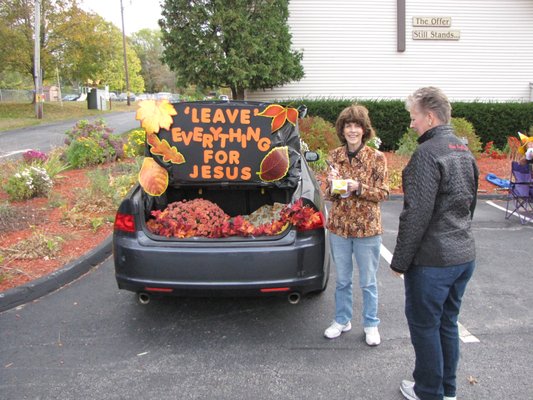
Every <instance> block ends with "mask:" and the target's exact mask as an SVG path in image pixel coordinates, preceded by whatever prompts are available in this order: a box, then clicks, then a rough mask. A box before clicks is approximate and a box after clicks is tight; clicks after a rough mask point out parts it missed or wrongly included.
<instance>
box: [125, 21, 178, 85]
mask: <svg viewBox="0 0 533 400" xmlns="http://www.w3.org/2000/svg"><path fill="white" fill-rule="evenodd" d="M131 45H132V47H133V49H134V50H135V52H136V53H137V56H138V57H139V60H140V61H141V67H142V69H141V75H142V77H143V78H144V83H145V86H146V90H147V91H148V92H150V93H156V92H168V91H170V92H173V91H174V90H175V88H176V73H175V72H172V71H171V70H170V68H169V67H168V65H166V64H163V62H162V61H161V57H162V56H163V43H162V41H161V31H159V30H154V29H141V30H140V31H138V32H136V33H134V34H133V35H132V37H131Z"/></svg>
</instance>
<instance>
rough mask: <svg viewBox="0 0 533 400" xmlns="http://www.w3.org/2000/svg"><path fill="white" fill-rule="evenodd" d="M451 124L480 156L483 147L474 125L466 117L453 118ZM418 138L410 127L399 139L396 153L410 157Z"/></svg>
mask: <svg viewBox="0 0 533 400" xmlns="http://www.w3.org/2000/svg"><path fill="white" fill-rule="evenodd" d="M451 125H452V127H453V129H454V131H455V134H456V135H457V137H459V138H462V137H464V138H466V139H467V141H468V147H469V149H470V151H472V153H473V154H474V155H475V156H478V155H479V154H480V153H481V150H482V148H481V141H480V140H479V137H478V136H477V135H476V132H475V130H474V126H473V125H472V124H471V123H470V122H468V121H467V120H466V119H464V118H452V123H451ZM417 140H418V134H417V133H416V132H415V131H414V130H413V129H411V128H409V129H408V130H407V132H405V133H404V135H403V136H402V137H401V139H400V140H399V142H398V150H396V153H397V154H399V155H401V156H407V157H410V156H411V155H412V154H413V153H414V151H415V150H416V147H417V146H418V141H417Z"/></svg>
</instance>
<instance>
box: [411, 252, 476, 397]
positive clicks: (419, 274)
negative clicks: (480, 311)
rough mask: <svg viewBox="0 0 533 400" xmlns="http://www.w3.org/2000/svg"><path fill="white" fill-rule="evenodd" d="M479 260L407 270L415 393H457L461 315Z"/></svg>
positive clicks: (429, 395)
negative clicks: (459, 317)
mask: <svg viewBox="0 0 533 400" xmlns="http://www.w3.org/2000/svg"><path fill="white" fill-rule="evenodd" d="M474 268H475V261H471V262H468V263H465V264H460V265H454V266H449V267H430V266H411V268H410V269H409V270H408V271H407V273H405V275H404V276H405V316H406V317H407V323H408V324H409V331H410V333H411V343H412V344H413V347H414V350H415V356H416V361H415V369H414V371H413V378H414V380H415V393H416V394H417V395H418V397H420V399H422V400H441V399H442V396H450V397H453V396H455V391H456V382H455V380H456V377H455V373H456V370H457V363H458V361H459V329H458V327H457V318H458V316H459V309H460V307H461V299H462V297H463V294H464V292H465V289H466V284H467V283H468V281H469V280H470V278H471V277H472V273H473V272H474Z"/></svg>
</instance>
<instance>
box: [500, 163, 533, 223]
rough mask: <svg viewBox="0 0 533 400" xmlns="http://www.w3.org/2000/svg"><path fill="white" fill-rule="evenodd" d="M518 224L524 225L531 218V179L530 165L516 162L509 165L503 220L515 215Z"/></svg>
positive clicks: (532, 195) (532, 190)
mask: <svg viewBox="0 0 533 400" xmlns="http://www.w3.org/2000/svg"><path fill="white" fill-rule="evenodd" d="M515 213H516V215H517V216H518V217H519V218H520V223H522V224H525V223H526V222H527V221H528V220H529V219H530V218H531V217H533V179H532V178H531V164H527V165H521V164H520V163H519V162H517V161H513V162H512V164H511V179H510V180H509V192H508V194H507V207H506V210H505V219H509V218H511V215H513V214H515Z"/></svg>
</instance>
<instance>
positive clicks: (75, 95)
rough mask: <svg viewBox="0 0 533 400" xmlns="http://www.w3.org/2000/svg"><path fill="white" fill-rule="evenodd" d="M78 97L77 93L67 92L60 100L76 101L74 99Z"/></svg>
mask: <svg viewBox="0 0 533 400" xmlns="http://www.w3.org/2000/svg"><path fill="white" fill-rule="evenodd" d="M78 97H80V95H79V94H67V95H65V96H63V98H62V99H61V100H63V101H76V100H78Z"/></svg>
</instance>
